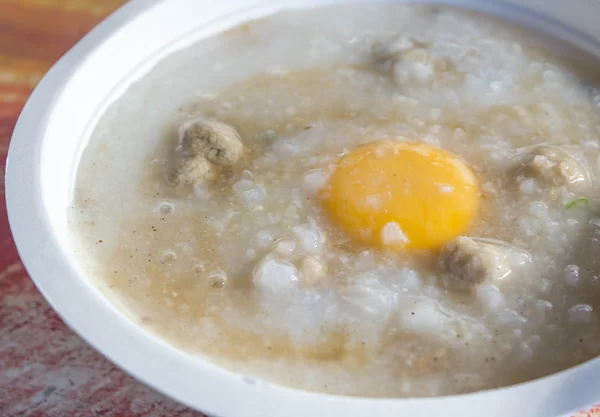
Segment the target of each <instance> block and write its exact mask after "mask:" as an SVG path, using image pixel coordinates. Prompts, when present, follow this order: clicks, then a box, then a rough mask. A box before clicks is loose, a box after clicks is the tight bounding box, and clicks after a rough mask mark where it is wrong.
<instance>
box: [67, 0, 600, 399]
mask: <svg viewBox="0 0 600 417" xmlns="http://www.w3.org/2000/svg"><path fill="white" fill-rule="evenodd" d="M547 45H548V44H547V43H546V42H545V41H544V40H543V39H542V37H539V36H534V35H533V34H531V33H529V32H526V31H524V30H522V29H519V28H517V27H515V26H512V25H510V24H508V23H503V22H500V21H497V20H495V19H492V18H489V17H485V16H483V15H480V14H476V13H474V12H469V11H464V10H458V9H451V8H445V7H429V6H406V5H404V6H402V5H391V4H371V5H364V4H363V5H337V6H330V7H328V8H322V9H314V10H302V11H299V10H296V11H285V12H281V13H279V14H277V15H274V16H271V17H269V18H265V19H262V20H258V21H253V22H249V23H246V24H244V25H242V26H239V27H236V28H234V29H231V30H229V31H227V32H224V33H221V34H219V35H217V36H214V37H212V38H209V39H206V40H203V41H201V42H199V43H196V44H195V45H193V46H191V47H189V48H187V49H185V50H181V51H178V52H176V53H173V54H172V55H170V56H168V57H167V58H165V59H164V60H162V61H161V62H160V63H159V64H158V65H156V66H155V67H154V68H153V69H152V70H151V71H150V72H149V73H147V74H146V75H144V76H143V77H141V78H140V79H139V80H138V81H136V82H135V83H133V84H132V85H131V86H130V87H129V88H128V90H127V91H126V92H125V93H124V94H123V95H122V96H121V97H120V98H118V99H117V100H116V101H114V103H112V104H111V105H110V106H109V107H108V109H107V110H106V111H105V112H104V114H103V115H102V116H101V118H100V120H99V121H98V123H97V124H96V125H95V127H94V129H93V132H92V134H91V137H90V140H89V143H88V145H87V147H86V149H85V150H84V151H83V154H82V157H81V161H80V163H79V166H78V169H77V175H76V180H75V186H74V192H73V204H72V207H71V208H70V213H69V220H70V225H71V228H72V230H73V236H74V242H75V247H76V249H75V250H76V252H77V256H78V258H79V259H81V261H82V262H81V266H82V268H85V270H86V273H87V274H88V275H89V276H90V277H92V278H93V279H94V281H95V282H96V283H97V285H98V286H99V288H100V289H102V291H104V292H105V294H106V295H107V296H108V297H109V298H111V299H112V300H113V301H114V302H115V303H118V304H119V305H120V306H121V307H122V308H123V311H125V312H127V314H129V316H130V317H132V319H134V320H135V321H136V322H138V323H139V324H140V325H141V326H143V327H145V328H147V329H149V331H151V332H153V333H154V334H157V335H159V336H160V337H161V338H163V339H164V340H166V341H168V342H169V343H171V344H173V345H175V346H177V347H178V348H180V349H183V350H185V351H187V352H190V353H191V354H194V355H198V356H201V357H203V358H207V359H208V360H210V361H212V362H214V363H217V364H218V365H219V366H222V367H225V368H228V369H232V370H235V371H236V372H240V373H243V374H246V375H251V376H254V377H257V378H262V379H265V380H267V381H272V382H276V383H280V384H284V385H287V386H292V387H297V388H302V389H307V390H313V391H322V392H330V393H337V394H345V395H360V396H374V397H423V396H438V395H449V394H457V393H465V392H472V391H477V390H483V389H489V388H494V387H502V386H507V385H511V384H515V383H519V382H523V381H528V380H532V379H535V378H538V377H541V376H545V375H548V374H551V373H554V372H557V371H560V370H563V369H566V368H568V367H571V366H574V365H576V364H579V363H582V362H584V361H586V360H588V359H591V358H593V357H595V356H596V355H598V354H600V328H599V323H598V316H597V308H599V307H600V305H599V302H600V258H599V257H598V254H599V253H600V214H599V213H598V211H597V204H596V203H597V202H598V197H599V196H598V175H600V166H599V164H600V149H599V147H600V142H599V127H600V118H599V106H600V89H596V87H595V84H594V81H593V78H590V77H588V76H587V75H586V74H585V73H586V71H584V69H583V67H582V65H579V64H574V61H573V59H570V58H569V57H568V56H566V55H565V54H564V53H563V52H564V51H561V52H559V51H556V50H555V49H552V48H549V47H547Z"/></svg>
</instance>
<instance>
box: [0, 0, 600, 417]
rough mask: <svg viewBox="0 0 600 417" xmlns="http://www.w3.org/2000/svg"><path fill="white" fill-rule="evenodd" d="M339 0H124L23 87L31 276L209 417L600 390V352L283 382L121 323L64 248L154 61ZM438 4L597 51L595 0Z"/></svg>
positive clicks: (74, 319)
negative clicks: (386, 378) (117, 118)
mask: <svg viewBox="0 0 600 417" xmlns="http://www.w3.org/2000/svg"><path fill="white" fill-rule="evenodd" d="M342 1H344V0H304V1H303V0H289V1H284V0H275V1H264V0H263V1H260V0H220V1H218V2H215V1H210V0H168V1H166V0H163V1H156V0H133V1H131V2H130V3H128V4H127V5H126V6H125V7H123V8H122V9H120V10H119V11H118V12H116V13H115V14H114V15H112V16H111V17H110V18H109V19H108V20H106V21H105V22H104V23H102V24H101V25H100V26H98V27H97V28H96V29H95V30H93V31H92V33H90V34H89V35H88V36H86V37H85V38H84V39H83V40H82V41H81V42H80V43H79V44H77V46H75V47H74V48H73V49H72V50H71V51H70V52H69V53H68V54H67V55H66V56H65V57H64V58H63V59H61V60H60V62H59V63H58V64H56V66H55V67H54V68H53V69H52V70H51V71H50V72H49V73H48V74H47V75H46V77H45V78H44V79H43V80H42V82H41V83H40V84H39V86H38V87H37V89H36V90H35V92H34V93H33V95H32V96H31V98H30V100H29V102H28V103H27V105H26V106H25V109H24V110H23V113H22V114H21V117H20V119H19V122H18V124H17V127H16V129H15V132H14V135H13V139H12V142H11V146H10V151H9V159H8V165H7V172H6V196H7V204H8V213H9V217H10V224H11V227H12V231H13V234H14V238H15V241H16V243H17V247H18V249H19V252H20V254H21V257H22V260H23V262H24V264H25V266H26V268H27V270H28V271H29V273H30V274H31V277H32V278H33V280H34V281H35V283H36V285H37V286H38V288H39V289H40V291H41V292H42V293H43V294H44V296H45V297H46V299H47V300H48V301H49V302H50V304H52V306H53V307H54V309H55V310H56V311H57V312H58V313H59V314H60V315H61V317H62V318H63V319H64V321H65V322H66V323H67V324H68V325H69V326H71V328H73V329H74V330H75V331H76V332H77V333H79V334H80V335H81V336H82V337H83V338H84V339H85V340H86V341H87V342H88V343H90V344H91V345H92V346H94V347H95V348H96V349H98V350H99V351H100V352H102V353H103V354H104V355H105V356H106V357H107V358H109V359H110V360H111V361H113V362H114V363H115V364H117V365H118V366H120V367H121V368H123V369H124V370H125V371H127V372H129V373H130V374H132V375H133V376H135V377H136V378H138V379H139V380H141V381H143V382H145V383H146V384H148V385H150V386H152V387H154V388H155V389H157V390H158V391H161V392H163V393H164V394H166V395H168V396H170V397H172V398H174V399H176V400H178V401H180V402H182V403H184V404H187V405H189V406H190V407H193V408H195V409H198V410H201V411H204V412H206V413H208V414H210V415H213V416H220V417H267V416H269V417H306V416H337V415H340V416H345V417H359V416H361V417H366V416H369V417H400V416H407V417H419V416H428V417H431V416H438V415H439V416H442V415H443V416H446V417H455V416H456V417H458V416H460V417H475V416H477V417H480V416H483V415H485V416H486V417H557V416H564V415H568V413H570V412H572V411H574V410H577V409H582V408H585V407H586V406H589V405H590V404H593V403H594V402H596V401H600V383H594V382H596V381H597V380H598V377H597V375H600V359H595V360H592V361H589V362H587V363H585V364H583V365H580V366H577V367H574V368H572V369H569V370H567V371H564V372H561V373H558V374H555V375H552V376H549V377H546V378H542V379H539V380H536V381H533V382H529V383H525V384H520V385H517V386H512V387H509V388H503V389H498V390H490V391H485V392H480V393H476V394H469V395H459V396H452V397H442V398H432V399H368V398H348V397H342V396H333V395H326V394H318V393H310V392H304V391H299V390H294V389H290V388H284V387H281V386H277V385H273V384H270V383H267V382H264V381H260V380H256V379H253V378H249V377H244V376H243V375H238V374H234V373H232V372H229V371H226V370H223V369H220V368H218V367H216V366H215V365H212V364H211V363H209V362H208V361H205V360H203V359H201V358H197V357H193V356H191V355H188V354H186V353H184V352H182V351H179V350H177V349H175V348H174V347H172V346H171V345H169V344H168V343H167V342H165V341H163V340H160V339H158V338H157V337H155V336H153V335H152V334H150V333H149V332H147V331H146V330H144V329H143V328H141V327H139V326H138V325H136V324H135V323H133V322H132V321H130V320H129V319H128V318H127V316H126V315H125V313H123V312H121V311H119V310H118V309H117V308H116V307H115V306H114V305H113V304H111V303H110V302H109V301H108V300H107V299H106V298H105V297H104V296H103V295H102V294H101V292H100V291H99V289H98V288H96V287H95V286H94V284H93V283H92V281H91V280H90V279H88V277H86V276H85V274H84V273H83V270H82V269H81V268H80V266H79V265H78V262H77V260H76V259H74V256H73V250H72V244H73V242H71V238H70V233H69V230H68V224H67V217H66V209H67V207H68V205H69V204H70V197H71V190H72V186H73V182H74V176H75V170H76V167H77V164H78V160H79V157H80V155H81V151H82V149H83V148H84V146H85V144H86V142H87V140H88V137H89V134H90V130H91V128H92V127H93V125H94V124H95V122H96V121H97V120H98V118H99V116H100V114H102V112H103V111H104V109H106V107H107V105H108V104H109V103H110V102H111V101H113V100H114V99H115V98H116V97H118V96H119V95H120V94H121V93H122V92H123V91H124V90H125V89H126V88H127V87H128V86H129V85H130V84H131V82H132V81H133V80H135V79H136V78H139V77H140V76H141V75H143V73H144V72H146V71H148V70H149V69H150V68H151V67H152V66H153V65H154V64H155V63H156V62H157V61H158V60H160V59H161V58H163V57H165V56H166V55H168V54H170V53H171V52H173V51H174V50H176V49H180V48H182V47H185V46H187V45H189V44H191V43H193V42H195V41H197V40H198V39H200V38H203V37H207V36H210V35H212V34H214V33H217V32H219V31H222V30H224V29H226V28H229V27H231V26H233V25H235V24H237V23H240V22H242V21H244V20H247V19H250V18H256V17H260V16H264V15H267V14H270V13H272V12H274V11H276V10H278V9H281V8H284V7H313V6H317V5H322V4H325V3H333V2H342ZM354 1H365V2H366V1H369V0H354ZM388 1H389V0H388ZM422 2H423V1H422ZM439 2H440V1H438V3H439ZM441 2H442V3H450V4H459V5H464V6H471V7H475V8H479V9H483V10H484V11H488V12H490V13H495V14H498V15H501V16H504V17H508V18H511V19H513V20H516V21H518V22H520V23H522V24H525V25H528V26H532V27H536V28H538V29H541V30H544V31H549V32H551V33H552V34H553V35H555V36H556V37H558V38H561V39H563V40H565V41H567V42H568V43H570V44H574V45H577V46H578V47H580V48H582V49H584V50H586V51H587V52H589V53H591V54H594V55H595V56H597V57H600V25H598V22H599V21H600V2H598V1H596V0H577V1H576V0H573V1H571V2H566V1H563V0H527V1H526V0H505V1H504V2H498V1H491V0H454V1H453V0H447V1H441Z"/></svg>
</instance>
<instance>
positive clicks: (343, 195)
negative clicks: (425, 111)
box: [322, 141, 479, 249]
mask: <svg viewBox="0 0 600 417" xmlns="http://www.w3.org/2000/svg"><path fill="white" fill-rule="evenodd" d="M322 196H323V201H324V206H325V210H326V212H327V213H328V214H329V216H330V217H331V218H332V219H333V220H334V221H335V222H336V223H337V224H339V225H340V226H341V227H342V228H344V229H345V230H346V231H347V232H348V233H349V234H350V235H351V236H353V237H354V238H355V239H356V240H359V241H361V242H364V243H368V244H374V245H379V246H382V247H390V248H393V249H403V248H414V249H433V248H437V247H439V246H441V245H442V244H444V242H446V241H448V240H450V239H452V238H454V237H456V236H459V235H461V234H463V233H464V232H465V231H466V229H467V228H468V226H469V223H470V222H471V220H472V219H473V217H475V215H476V214H477V209H478V206H479V194H478V188H477V183H476V180H475V176H474V175H473V173H472V172H471V170H470V169H469V168H468V167H467V166H466V165H465V163H464V162H463V161H462V160H460V159H459V158H458V157H456V156H454V155H451V154H449V153H448V152H445V151H443V150H441V149H438V148H434V147H431V146H428V145H424V144H418V143H408V142H396V141H378V142H372V143H369V144H367V145H364V146H362V147H360V148H357V149H356V150H354V151H352V152H351V153H349V154H347V155H344V156H343V157H342V158H341V159H340V160H339V161H338V163H337V166H336V169H335V171H334V172H333V174H332V176H331V178H330V179H329V182H328V184H327V186H326V187H325V188H324V189H323V195H322Z"/></svg>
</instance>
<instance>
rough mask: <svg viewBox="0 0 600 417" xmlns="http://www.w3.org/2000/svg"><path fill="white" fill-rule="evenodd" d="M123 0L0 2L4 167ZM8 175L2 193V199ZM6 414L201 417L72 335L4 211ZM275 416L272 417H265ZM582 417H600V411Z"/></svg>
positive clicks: (0, 332) (0, 240) (0, 376)
mask: <svg viewBox="0 0 600 417" xmlns="http://www.w3.org/2000/svg"><path fill="white" fill-rule="evenodd" d="M123 2H124V0H0V164H2V168H3V170H4V168H5V166H6V152H7V150H8V143H9V140H10V135H11V134H12V130H13V128H14V125H15V122H16V119H17V117H18V115H19V113H20V111H21V109H22V108H23V105H24V104H25V101H26V100H27V97H28V96H29V94H30V93H31V91H32V89H33V88H34V87H35V85H36V84H37V82H38V81H39V80H40V78H41V77H42V75H43V74H44V73H45V72H46V71H47V70H48V69H49V68H50V66H51V65H52V64H53V63H54V62H55V60H56V59H58V58H59V57H60V56H61V55H62V54H63V53H64V52H66V51H67V50H68V49H69V48H70V47H71V46H72V45H73V44H74V43H75V42H76V41H77V40H78V39H79V38H81V36H83V35H84V34H85V33H86V32H87V31H89V30H90V29H91V28H92V27H93V26H94V25H95V24H96V23H97V22H99V21H100V20H101V19H102V18H104V17H105V16H106V15H107V14H109V13H110V12H111V11H112V10H114V9H116V8H117V7H118V6H120V5H121V4H122V3H123ZM3 181H4V176H2V182H1V183H0V193H1V194H2V196H4V182H3ZM0 416H2V417H20V416H27V417H46V416H47V417H68V416H82V417H84V416H85V417H87V416H102V417H141V416H147V417H162V416H174V417H201V416H202V415H201V414H199V413H196V412H194V411H192V410H189V409H188V408H186V407H184V406H181V405H179V404H176V403H175V402H173V401H171V400H169V399H167V398H165V397H163V396H161V395H159V394H157V393H155V392H154V391H152V390H151V389H149V388H147V387H146V386H144V385H142V384H140V383H138V382H137V381H135V380H134V379H133V378H131V377H129V376H128V375H126V374H125V373H123V372H122V371H120V370H119V369H117V368H115V367H114V366H113V365H112V364H111V363H110V362H108V361H107V360H106V359H104V358H103V357H102V356H100V355H99V354H98V353H96V352H95V351H94V350H93V349H91V348H90V347H89V346H88V345H87V344H86V343H85V342H84V341H83V340H81V339H80V338H79V337H78V336H77V335H75V334H74V333H73V332H72V331H71V330H69V329H68V328H67V327H66V326H65V325H64V324H63V323H62V321H61V320H60V319H59V318H58V317H57V316H56V314H55V313H54V312H53V310H52V309H51V308H50V306H49V305H48V303H46V301H45V300H44V298H43V297H42V296H41V295H40V293H39V292H38V291H37V289H36V288H35V286H34V285H33V283H32V281H31V280H30V279H29V277H28V276H27V273H26V272H25V270H24V268H23V266H22V264H21V262H20V261H19V257H18V254H17V251H16V249H15V246H14V243H13V241H12V238H11V234H10V230H9V226H8V220H7V215H6V207H5V205H4V204H2V205H1V206H0ZM265 417H269V416H265ZM577 417H600V407H597V408H595V409H594V410H590V411H588V412H585V413H582V414H580V415H579V416H577Z"/></svg>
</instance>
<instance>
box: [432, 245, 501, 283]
mask: <svg viewBox="0 0 600 417" xmlns="http://www.w3.org/2000/svg"><path fill="white" fill-rule="evenodd" d="M508 251H509V246H508V245H507V246H504V245H500V244H493V243H488V242H482V241H475V240H473V239H471V238H469V237H466V236H459V237H457V238H456V239H453V240H451V241H450V242H448V243H446V245H444V247H443V248H442V250H441V251H440V254H439V256H438V269H439V271H440V272H441V274H442V277H441V278H442V285H443V286H444V287H445V288H446V289H448V290H451V291H457V292H470V291H472V290H473V289H474V288H475V287H476V286H477V285H479V284H482V283H483V282H486V281H491V280H499V279H503V278H505V277H506V276H508V275H509V274H510V273H511V272H512V265H511V264H510V262H509V257H508V256H507V255H508Z"/></svg>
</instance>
